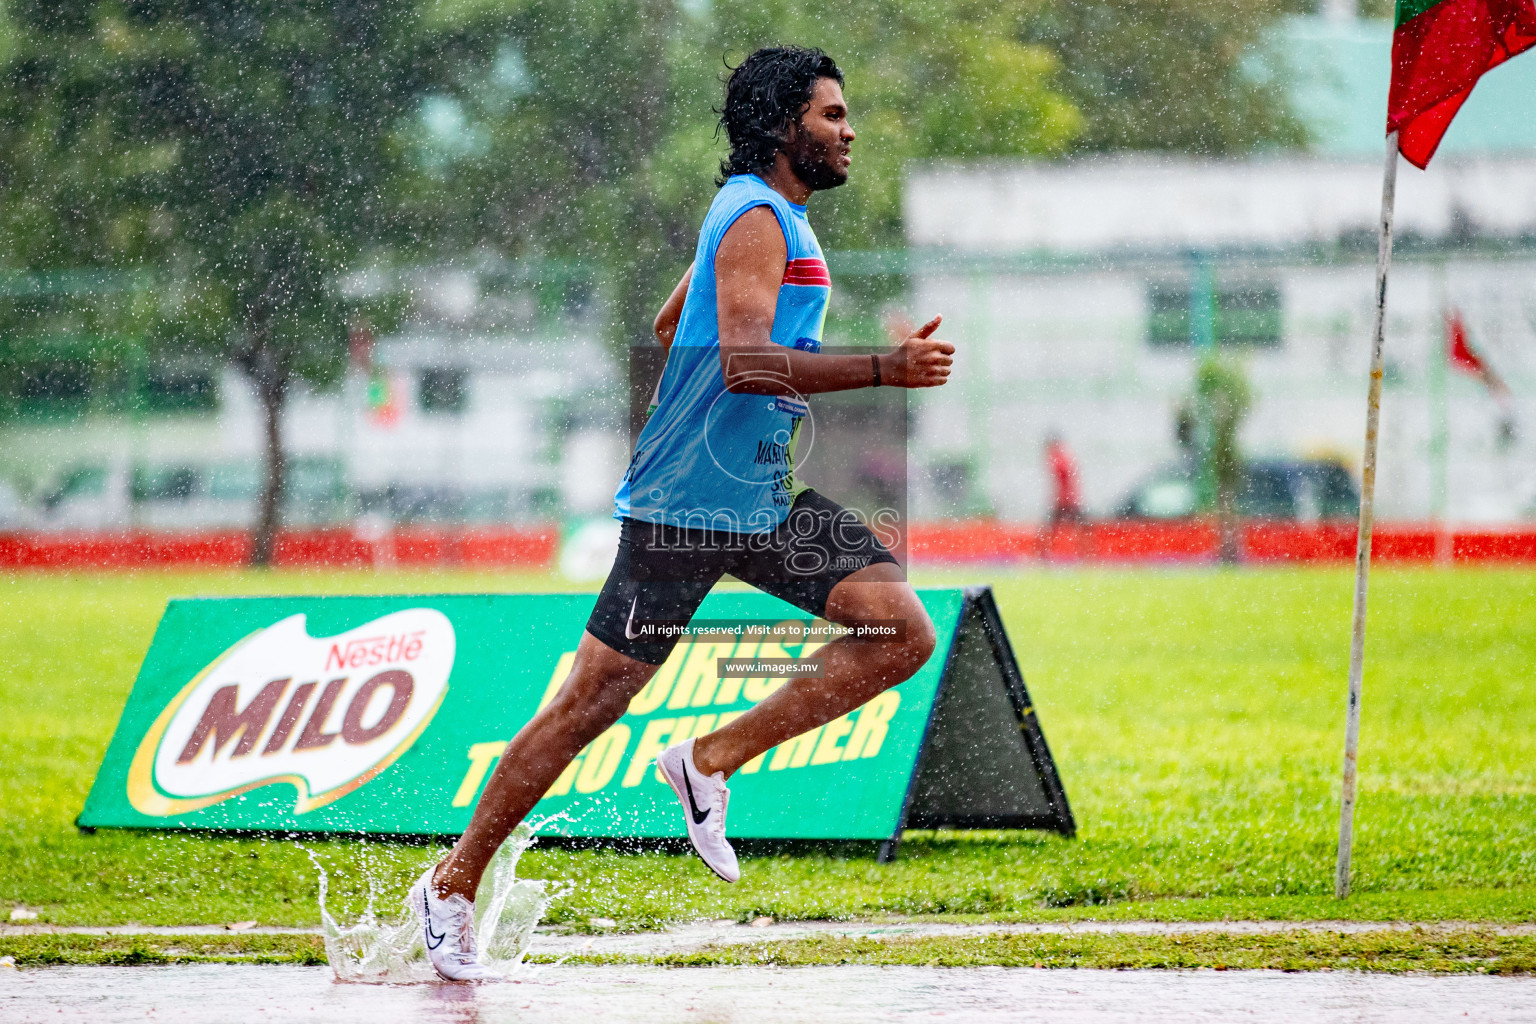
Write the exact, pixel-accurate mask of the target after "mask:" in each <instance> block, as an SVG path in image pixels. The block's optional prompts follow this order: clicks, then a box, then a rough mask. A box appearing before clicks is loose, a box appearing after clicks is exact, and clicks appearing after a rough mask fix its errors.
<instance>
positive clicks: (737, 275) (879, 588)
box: [409, 47, 954, 981]
mask: <svg viewBox="0 0 1536 1024" xmlns="http://www.w3.org/2000/svg"><path fill="white" fill-rule="evenodd" d="M842 83H843V74H842V72H841V71H840V70H839V69H838V67H837V65H836V64H835V63H833V61H832V59H831V58H830V57H828V56H827V55H826V54H824V53H822V52H821V51H820V50H814V49H801V48H799V47H773V48H768V49H762V50H759V51H757V52H756V53H754V54H752V55H751V56H750V57H748V58H747V59H746V60H745V61H743V62H742V64H741V66H740V67H738V68H737V69H736V70H735V71H734V72H733V73H732V75H731V77H730V79H729V81H728V82H727V84H726V95H725V105H724V109H723V111H722V113H721V117H720V120H721V123H722V124H723V125H724V127H725V130H726V135H727V137H728V139H729V141H730V144H731V152H730V156H729V157H728V159H727V160H726V161H725V163H724V164H723V165H722V167H721V181H720V183H719V184H720V189H719V191H718V193H716V196H715V199H714V202H713V204H712V205H711V206H710V210H709V214H708V215H707V216H706V217H705V220H704V225H703V228H702V229H701V230H700V232H699V242H698V247H697V249H696V251H695V255H694V261H693V264H692V266H691V268H690V269H689V271H688V273H686V274H684V275H683V279H682V280H681V281H679V282H678V285H677V287H676V289H674V290H673V292H672V295H671V296H670V297H669V298H668V299H667V301H666V303H665V304H664V305H663V306H662V308H661V312H660V313H659V314H658V315H657V317H656V337H657V339H658V340H659V341H660V342H661V344H662V346H663V347H665V348H666V349H667V361H666V366H665V369H664V371H663V374H662V378H661V383H660V386H659V388H658V391H657V395H658V398H657V405H656V408H655V411H654V412H653V413H652V414H651V417H650V419H649V421H648V422H647V423H646V426H645V429H644V430H643V431H642V432H641V434H640V437H639V440H638V442H637V444H636V446H635V453H634V457H633V459H632V460H631V462H630V465H629V469H628V471H627V472H626V473H625V475H624V478H623V480H622V481H621V482H620V484H619V488H618V492H617V494H616V495H615V516H616V517H617V518H618V519H619V520H620V522H621V523H622V532H621V539H620V542H619V552H618V556H617V558H616V559H615V561H614V565H613V570H612V572H610V574H609V576H608V580H607V582H606V583H605V584H604V585H603V590H602V593H601V595H600V596H599V597H598V599H597V604H596V606H595V607H594V608H593V611H592V616H591V618H590V620H589V621H588V622H587V628H586V631H585V632H584V633H583V634H582V637H581V640H580V643H579V645H578V647H577V651H576V658H575V661H574V663H573V664H572V666H571V671H570V675H569V676H567V677H566V680H565V682H564V684H563V685H562V687H561V689H560V690H559V692H558V693H557V694H556V695H555V697H554V699H553V700H551V701H550V703H549V704H547V705H546V706H545V707H544V708H543V709H542V710H540V711H539V712H538V714H536V715H535V716H534V717H533V719H532V720H531V721H530V722H529V723H528V724H527V725H526V726H524V727H523V729H522V731H520V732H519V733H518V734H517V736H516V738H515V739H513V740H512V742H511V743H510V744H508V746H507V748H506V751H505V752H504V753H503V754H502V757H501V760H500V763H499V764H498V765H497V767H496V770H495V772H494V773H493V774H492V775H491V778H490V781H489V782H488V783H487V784H486V787H485V792H484V793H483V795H482V796H481V797H480V802H479V804H478V805H477V806H476V807H475V812H474V816H473V818H472V819H471V820H470V823H469V828H468V829H466V830H465V832H464V834H463V835H462V836H461V837H460V838H459V841H458V843H457V844H456V845H455V846H454V847H453V850H452V851H451V852H450V853H449V854H448V856H447V857H446V858H444V860H443V861H442V862H441V863H439V864H437V865H436V866H435V867H433V868H432V869H430V870H429V871H427V873H426V874H424V875H423V876H422V877H421V879H420V880H419V881H418V882H417V883H416V885H415V886H414V887H413V888H412V890H411V894H410V897H409V899H410V901H411V907H412V909H413V911H414V912H415V913H417V914H419V915H420V921H421V927H422V929H423V932H424V937H425V941H426V946H427V953H428V957H429V959H430V960H431V962H432V965H433V966H434V967H435V968H436V969H437V972H438V973H439V974H441V975H442V976H443V977H444V978H448V979H450V980H455V981H478V980H482V979H487V978H492V977H494V974H493V973H492V972H491V971H490V970H489V969H488V968H486V967H484V966H483V965H482V964H481V963H480V962H479V959H478V955H477V951H476V946H475V936H474V930H473V925H472V911H473V903H474V898H475V891H476V889H477V888H478V886H479V884H480V878H481V875H482V874H483V873H484V871H485V868H486V866H487V865H488V864H489V863H490V861H491V857H492V856H493V855H494V854H495V852H496V850H497V848H498V847H499V846H500V845H501V844H502V842H503V841H504V840H505V839H506V838H507V836H508V835H509V834H510V833H511V832H512V829H513V828H514V827H515V826H516V825H517V823H518V822H520V821H522V820H523V817H524V816H525V815H526V814H528V812H529V811H530V810H532V808H533V805H534V804H535V803H537V802H538V801H539V799H540V798H542V797H543V795H544V793H545V792H546V791H547V790H548V789H549V788H550V786H552V785H553V784H554V782H555V780H556V779H557V778H558V777H559V775H560V773H561V772H562V771H563V770H564V769H565V767H566V765H568V764H569V763H570V762H571V761H572V760H573V759H574V758H575V757H576V755H577V754H579V753H580V752H581V750H582V749H583V748H584V747H586V745H587V744H588V743H590V742H592V741H593V740H594V739H596V738H597V737H598V736H599V735H601V734H602V733H603V732H604V731H606V730H607V729H608V727H609V726H611V725H613V724H614V723H615V722H616V721H618V719H619V717H620V716H622V715H623V714H624V712H625V711H626V709H627V708H628V706H629V702H630V699H631V698H633V697H634V696H635V695H636V694H637V693H639V692H640V690H641V689H642V688H643V687H644V686H645V684H646V683H647V682H648V681H649V680H650V678H651V676H652V675H653V674H654V673H655V672H656V670H657V668H658V667H659V666H660V665H661V663H662V662H663V661H665V660H666V658H667V656H668V654H669V653H671V650H672V648H673V646H674V645H675V644H676V638H675V637H672V638H668V639H658V638H655V637H654V636H653V634H652V633H648V632H647V631H646V630H645V629H644V628H642V627H643V624H645V623H647V622H679V621H687V620H689V619H691V618H692V616H693V614H694V612H695V611H696V610H697V609H698V607H699V604H700V603H701V602H702V601H703V600H704V596H705V595H706V594H707V593H708V592H709V590H710V588H711V587H713V586H714V584H715V582H716V581H717V580H719V578H720V577H721V576H722V575H724V574H726V573H729V574H731V575H733V576H735V577H736V578H738V579H741V580H744V581H746V582H748V583H751V584H753V585H754V586H756V587H758V588H759V589H760V590H763V591H765V592H767V593H770V594H773V595H775V596H778V597H780V598H783V599H784V600H786V601H788V602H789V603H791V604H793V605H795V606H797V607H799V608H801V609H803V610H804V611H806V612H807V613H809V614H810V615H813V616H817V617H823V618H826V619H828V620H830V621H832V622H837V623H842V624H849V623H852V622H857V621H867V620H887V621H889V620H904V621H905V624H906V629H905V636H904V637H903V638H901V639H899V640H897V641H894V642H868V641H865V642H859V643H853V642H849V641H848V640H837V641H834V642H833V643H831V644H828V645H827V646H825V647H824V648H822V649H821V651H820V652H819V653H818V658H820V659H821V660H822V662H823V664H824V668H823V673H822V675H820V676H802V677H798V678H795V679H791V680H789V681H788V682H787V683H786V684H785V685H784V686H782V687H781V688H779V689H778V690H776V691H775V692H774V693H773V694H771V695H770V696H769V697H767V698H766V699H764V700H763V701H761V702H760V703H758V704H757V705H756V706H755V707H754V708H753V709H752V710H750V711H748V712H747V713H746V714H744V715H742V716H741V717H739V718H737V719H735V720H734V721H732V722H730V723H729V724H727V725H726V726H724V727H723V728H720V729H717V730H715V731H714V732H712V733H709V734H708V735H705V736H701V737H697V738H695V739H691V740H688V741H686V742H683V743H680V744H678V745H676V746H673V747H671V748H669V749H667V750H665V751H663V752H662V753H661V754H660V755H659V756H658V757H657V759H656V762H657V766H658V768H659V769H660V771H661V773H662V775H663V776H665V778H666V779H667V781H668V782H669V783H670V784H671V786H672V789H673V790H674V791H675V792H676V793H677V797H678V800H679V801H680V802H681V804H682V809H683V818H684V822H685V823H686V825H687V830H688V837H689V839H690V840H691V841H692V842H693V846H694V849H695V850H697V851H698V854H699V857H700V858H702V859H703V861H704V863H705V864H706V865H708V866H709V868H710V869H711V870H712V871H714V872H715V874H717V875H718V876H720V878H722V879H724V880H725V881H727V882H734V881H736V880H737V878H739V877H740V870H739V868H738V867H737V863H736V855H735V852H734V851H733V850H732V849H731V845H730V843H729V842H728V841H727V840H726V837H725V814H726V805H727V801H728V798H729V795H730V790H729V789H727V788H726V784H725V781H726V779H728V778H730V777H731V775H732V774H733V773H734V772H735V771H736V770H737V769H739V768H740V767H741V766H742V765H744V764H746V763H747V762H748V761H750V760H752V759H753V758H754V757H757V756H758V755H759V754H762V753H764V752H766V751H768V750H770V749H772V748H773V747H775V746H778V745H779V744H781V743H783V742H785V741H786V740H789V739H792V738H793V737H795V736H798V735H800V734H802V733H804V732H808V731H809V730H811V729H814V728H816V727H817V726H820V725H823V724H825V723H827V722H830V721H832V720H833V719H835V718H838V717H840V716H842V715H845V714H847V713H848V712H850V711H852V710H854V709H855V708H857V707H859V706H860V705H862V704H864V703H865V702H867V701H869V700H870V699H871V698H873V697H875V696H876V695H877V694H879V693H881V692H882V691H884V690H886V689H887V688H889V687H892V686H895V685H896V684H898V683H900V682H903V681H905V680H906V679H908V678H909V677H910V676H911V675H912V674H913V673H914V672H916V671H917V670H918V669H919V668H921V667H922V665H923V663H924V662H926V661H927V660H928V657H929V655H930V654H932V652H933V646H934V634H933V623H932V622H930V621H929V619H928V615H927V613H926V612H925V611H924V610H923V606H922V604H921V603H919V601H918V599H917V595H916V594H915V593H914V592H913V590H912V587H911V586H910V585H909V584H908V583H907V582H906V580H905V578H904V576H903V574H902V571H901V569H900V567H899V565H898V564H897V563H896V560H895V559H894V558H893V557H892V556H891V554H890V552H889V551H888V550H887V549H886V548H885V546H884V545H883V544H881V543H880V541H879V539H878V538H877V537H876V536H875V535H874V533H873V532H871V530H870V529H869V528H868V527H867V526H866V525H864V523H863V522H861V521H860V520H859V519H858V518H857V517H856V516H854V515H853V514H852V513H850V512H848V511H846V510H844V509H843V508H842V507H841V506H839V505H837V504H836V503H835V502H833V501H831V500H830V499H828V498H826V497H823V496H822V495H820V494H817V493H816V492H815V491H813V490H810V489H809V488H806V487H803V486H802V485H800V484H798V483H797V482H796V481H795V477H794V453H795V442H796V440H797V438H798V434H799V429H800V423H801V421H802V419H803V418H804V417H805V416H806V415H807V413H808V407H807V405H806V403H805V401H804V396H805V395H810V394H815V393H818V392H824V391H845V390H850V389H853V388H866V387H880V386H887V387H904V388H920V387H936V386H938V385H941V384H943V383H944V381H945V379H946V378H947V377H948V376H949V371H950V364H951V358H950V357H951V355H952V354H953V353H954V347H953V346H952V345H950V344H948V343H946V342H943V341H940V340H938V339H936V338H933V337H931V335H932V334H933V332H934V330H935V329H936V328H937V327H938V325H939V318H938V317H935V318H934V319H933V320H932V321H930V322H929V323H927V324H926V325H924V326H923V327H922V328H920V329H919V330H917V331H916V332H914V333H912V334H911V335H910V336H909V337H907V338H906V339H905V340H904V341H903V342H902V343H901V344H899V345H897V346H896V347H895V348H893V349H892V350H891V351H889V352H886V353H884V354H881V355H878V356H874V355H833V354H830V353H826V354H824V353H822V352H821V351H820V349H821V328H822V323H823V321H824V320H825V315H826V307H827V300H828V297H829V295H830V287H829V286H830V283H831V282H830V279H829V278H828V276H827V268H826V263H825V261H824V260H823V257H822V252H821V247H820V246H819V245H818V244H817V242H816V236H815V234H814V233H813V232H812V231H811V227H810V224H809V222H808V221H807V220H806V216H805V204H806V201H807V200H808V199H809V198H810V197H811V194H812V193H813V192H817V191H821V190H823V189H829V188H836V187H837V186H838V185H841V184H843V183H844V182H845V181H847V180H848V168H849V165H850V159H849V147H850V145H851V144H852V142H853V139H854V133H853V128H852V127H851V126H850V125H849V123H848V108H847V105H846V104H845V102H844V100H843V90H842ZM805 552H811V553H813V555H818V556H825V557H810V558H805V557H800V558H795V557H792V556H794V555H796V554H797V553H799V554H801V555H802V556H803V555H804V553H805Z"/></svg>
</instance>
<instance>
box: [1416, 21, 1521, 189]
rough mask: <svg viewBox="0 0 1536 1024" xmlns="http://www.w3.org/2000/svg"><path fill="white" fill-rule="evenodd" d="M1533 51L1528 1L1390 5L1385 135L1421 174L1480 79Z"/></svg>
mask: <svg viewBox="0 0 1536 1024" xmlns="http://www.w3.org/2000/svg"><path fill="white" fill-rule="evenodd" d="M1533 45H1536V0H1397V18H1396V29H1395V31H1394V32H1393V35H1392V88H1391V90H1390V92H1389V93H1388V95H1387V131H1388V132H1389V133H1390V132H1394V131H1395V132H1397V133H1398V137H1397V146H1398V150H1399V151H1400V152H1401V153H1402V154H1403V157H1404V158H1405V159H1407V161H1408V162H1409V163H1411V164H1413V165H1414V166H1415V167H1418V168H1420V169H1423V168H1424V167H1425V166H1426V165H1427V164H1428V163H1429V158H1430V157H1432V156H1434V155H1435V150H1436V148H1438V147H1439V145H1440V139H1441V137H1442V136H1443V135H1445V130H1446V129H1447V128H1449V127H1450V126H1451V119H1452V118H1454V117H1455V116H1456V112H1457V111H1458V110H1460V109H1461V105H1462V103H1464V102H1465V101H1466V99H1467V97H1468V96H1470V95H1471V94H1472V87H1473V86H1474V85H1476V84H1477V80H1478V79H1479V78H1481V77H1482V76H1483V74H1484V72H1487V71H1489V70H1491V69H1492V68H1495V67H1497V66H1498V65H1500V64H1502V63H1504V62H1505V61H1506V60H1508V59H1509V58H1511V57H1513V56H1515V55H1516V54H1518V53H1521V52H1522V51H1524V50H1527V49H1529V48H1530V47H1531V46H1533Z"/></svg>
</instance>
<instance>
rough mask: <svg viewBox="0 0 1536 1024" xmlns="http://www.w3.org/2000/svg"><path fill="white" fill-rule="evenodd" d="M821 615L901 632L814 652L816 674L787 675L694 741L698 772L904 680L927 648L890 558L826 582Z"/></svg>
mask: <svg viewBox="0 0 1536 1024" xmlns="http://www.w3.org/2000/svg"><path fill="white" fill-rule="evenodd" d="M827 618H828V619H830V620H831V621H833V622H838V623H848V622H852V621H855V620H860V619H864V620H868V619H904V620H905V621H906V623H907V636H906V639H905V640H904V641H901V642H898V643H888V644H885V643H880V644H876V643H863V642H860V643H853V642H850V641H848V640H836V641H834V642H832V643H830V644H828V645H827V646H826V647H824V648H822V649H821V652H820V655H821V656H822V657H824V658H825V661H826V669H825V672H824V674H823V675H821V676H800V677H798V678H795V679H791V680H790V681H789V682H787V683H785V684H784V685H783V686H781V687H780V688H779V689H778V690H776V691H774V692H773V693H772V694H770V695H769V696H768V697H767V698H765V699H764V700H763V701H761V702H760V703H759V704H758V705H757V706H756V707H754V708H753V709H752V710H751V711H748V712H747V713H746V714H744V715H742V716H741V717H740V718H738V719H736V720H735V721H733V722H731V723H730V724H729V725H727V726H725V727H724V728H721V729H716V730H715V731H714V732H712V733H710V734H708V735H707V736H701V737H699V738H698V739H697V740H695V741H694V745H693V764H694V767H696V768H698V770H699V771H700V772H701V773H703V774H704V775H713V774H714V773H715V772H723V773H724V774H725V776H726V777H727V778H729V777H730V776H731V775H733V774H734V773H735V772H736V770H737V769H739V768H740V767H741V766H742V765H744V764H746V763H747V762H748V761H750V760H752V759H753V758H754V757H756V756H757V755H759V754H761V753H763V752H764V751H767V750H771V749H772V748H774V747H776V746H778V745H779V744H780V743H783V742H784V741H785V740H789V739H793V738H794V737H796V736H799V735H800V734H801V733H805V732H809V731H811V730H812V729H814V728H816V727H817V726H818V725H825V724H826V723H828V722H830V721H832V720H833V719H834V718H838V717H840V716H842V715H846V714H847V713H848V712H850V711H852V710H853V709H854V708H856V707H859V706H860V705H861V704H864V703H866V702H867V701H869V700H870V699H871V698H873V697H874V696H875V695H877V694H879V693H881V692H882V691H884V690H888V689H890V688H891V687H892V686H895V685H896V684H897V683H901V682H904V681H906V680H907V679H909V678H911V676H912V674H913V673H914V672H916V671H917V670H918V669H920V668H922V667H923V664H924V663H925V662H926V661H927V660H928V658H929V656H930V655H931V654H933V647H934V635H933V622H932V621H931V620H930V619H929V618H928V613H927V612H926V611H925V610H924V609H923V605H922V602H920V601H919V600H918V599H917V594H916V593H914V592H913V590H912V587H911V585H910V584H909V583H907V582H906V580H905V579H904V578H903V576H902V572H901V569H900V568H899V567H898V566H895V565H892V564H891V563H889V562H877V563H876V564H874V565H871V566H868V567H866V568H864V569H860V570H859V571H858V572H856V573H854V574H852V575H851V576H848V577H846V578H845V579H843V580H842V581H840V582H839V583H838V584H837V586H835V587H833V588H832V593H831V595H830V596H829V597H828V598H827Z"/></svg>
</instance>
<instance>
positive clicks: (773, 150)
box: [715, 46, 843, 185]
mask: <svg viewBox="0 0 1536 1024" xmlns="http://www.w3.org/2000/svg"><path fill="white" fill-rule="evenodd" d="M818 78H830V79H832V80H833V81H835V82H837V84H838V85H842V84H843V72H842V69H841V68H839V67H838V66H837V63H836V62H835V61H833V60H832V58H831V57H828V56H827V55H826V54H825V53H823V52H822V51H820V50H818V49H817V48H815V47H814V46H811V47H805V46H765V47H763V48H762V49H760V50H757V51H756V52H754V53H753V54H752V55H751V56H750V57H748V58H747V59H746V60H744V61H742V62H741V63H740V64H738V65H737V66H736V67H735V68H734V69H733V70H732V71H731V77H730V78H728V79H727V80H726V83H725V105H724V106H723V107H722V108H721V109H720V112H719V113H720V127H722V128H724V129H725V137H726V139H727V140H728V141H729V142H730V144H731V152H730V155H729V156H727V157H726V158H725V159H724V160H722V161H721V162H720V177H719V178H717V179H716V180H715V184H716V185H724V184H725V182H726V179H727V178H730V177H731V176H732V175H735V174H751V173H753V172H754V171H759V170H762V169H763V168H764V167H767V166H768V165H770V164H772V163H773V158H774V156H775V155H776V154H777V153H778V152H779V150H780V149H782V148H784V143H785V138H786V135H787V134H788V130H789V126H790V124H791V123H793V122H796V121H799V120H800V115H801V114H802V113H804V111H805V108H806V106H807V105H808V104H809V103H810V102H811V92H812V90H814V89H815V88H816V80H817V79H818Z"/></svg>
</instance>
